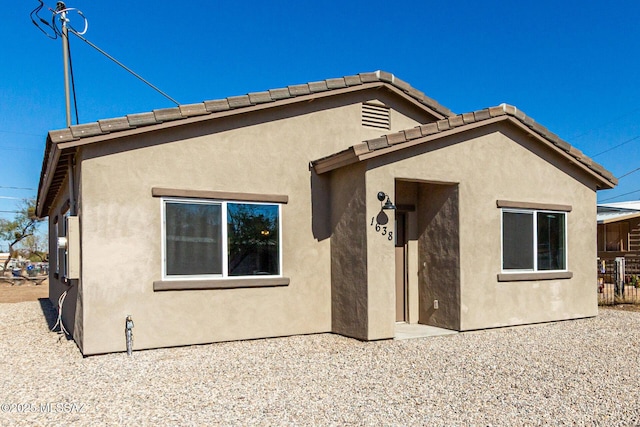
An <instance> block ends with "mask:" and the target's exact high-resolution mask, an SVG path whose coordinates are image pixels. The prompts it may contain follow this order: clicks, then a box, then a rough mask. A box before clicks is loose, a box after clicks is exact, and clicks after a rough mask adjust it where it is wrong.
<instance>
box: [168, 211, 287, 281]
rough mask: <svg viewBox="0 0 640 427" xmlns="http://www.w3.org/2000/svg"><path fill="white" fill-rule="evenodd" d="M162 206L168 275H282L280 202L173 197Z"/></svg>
mask: <svg viewBox="0 0 640 427" xmlns="http://www.w3.org/2000/svg"><path fill="white" fill-rule="evenodd" d="M164 206H165V211H164V216H165V218H164V227H165V229H164V236H165V242H164V244H165V247H164V255H165V266H164V268H165V270H164V271H165V276H169V277H176V276H179V277H186V276H209V277H211V276H213V277H231V276H233V277H238V276H254V275H279V274H280V270H281V267H280V241H281V236H280V205H277V204H265V203H233V202H226V201H220V202H208V201H196V200H194V201H188V200H173V199H172V200H165V202H164ZM225 225H226V226H225Z"/></svg>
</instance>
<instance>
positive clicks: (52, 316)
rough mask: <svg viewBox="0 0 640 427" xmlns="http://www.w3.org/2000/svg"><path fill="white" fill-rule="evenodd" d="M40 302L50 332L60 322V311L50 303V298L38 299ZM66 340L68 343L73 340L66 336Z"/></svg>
mask: <svg viewBox="0 0 640 427" xmlns="http://www.w3.org/2000/svg"><path fill="white" fill-rule="evenodd" d="M38 302H39V303H40V309H41V310H42V315H43V316H44V319H45V320H46V321H47V328H49V330H50V331H51V329H53V327H54V326H55V324H56V322H57V320H58V309H57V308H56V307H55V306H54V305H53V304H52V303H51V301H49V298H38ZM56 330H59V329H56ZM65 338H66V339H67V341H71V340H72V338H71V337H70V336H69V335H65Z"/></svg>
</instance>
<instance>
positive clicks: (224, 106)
mask: <svg viewBox="0 0 640 427" xmlns="http://www.w3.org/2000/svg"><path fill="white" fill-rule="evenodd" d="M372 83H382V84H384V83H386V84H390V85H391V86H393V87H395V88H397V89H398V90H400V91H401V92H403V93H405V94H406V95H408V96H410V97H411V98H413V99H415V100H416V101H418V102H419V103H421V104H423V105H425V106H426V107H428V108H430V109H431V110H433V111H435V112H436V113H438V114H439V115H441V116H442V117H447V116H451V115H453V113H452V112H451V110H449V109H448V108H446V107H444V106H442V105H440V104H439V103H438V102H437V101H435V100H433V99H431V98H429V97H428V96H426V95H425V94H424V93H422V92H421V91H419V90H417V89H415V88H413V87H411V85H409V84H408V83H406V82H404V81H403V80H400V79H399V78H397V77H396V76H394V75H393V74H391V73H388V72H385V71H374V72H371V73H360V74H356V75H353V76H345V77H340V78H334V79H327V80H321V81H318V82H310V83H304V84H299V85H292V86H288V87H285V88H279V89H270V90H267V91H263V92H254V93H249V94H246V95H241V96H231V97H228V98H224V99H217V100H211V101H204V102H201V103H198V104H186V105H180V106H177V107H173V108H165V109H160V110H153V111H152V112H147V113H139V114H128V115H127V116H125V117H119V118H114V119H106V120H98V121H97V122H93V123H86V124H80V125H75V126H71V127H69V128H66V129H60V130H55V131H51V132H49V137H50V138H51V141H52V142H53V143H55V144H57V143H63V142H69V141H75V140H79V139H82V138H87V137H91V136H98V135H106V134H109V133H113V132H119V131H124V130H130V129H136V128H139V127H143V126H151V125H157V124H161V123H165V122H171V121H178V120H183V119H187V118H189V117H194V116H205V115H211V114H214V113H219V112H222V111H229V110H239V109H242V108H247V107H251V106H254V105H259V104H267V103H276V102H278V101H282V100H285V99H290V98H296V97H300V96H305V95H313V94H317V93H320V92H330V91H335V90H338V89H345V88H350V87H357V86H362V85H367V84H372Z"/></svg>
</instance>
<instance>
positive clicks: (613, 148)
mask: <svg viewBox="0 0 640 427" xmlns="http://www.w3.org/2000/svg"><path fill="white" fill-rule="evenodd" d="M638 138H640V135H638V136H636V137H634V138H631V139H627V140H626V141H624V142H622V143H620V144H618V145H614V146H613V147H611V148H608V149H606V150H604V151H601V152H600V153H598V154H594V155H593V156H591V158H594V157H598V156H599V155H601V154H604V153H608V152H609V151H613V150H615V149H616V148H619V147H622V146H623V145H625V144H628V143H630V142H631V141H635V140H636V139H638Z"/></svg>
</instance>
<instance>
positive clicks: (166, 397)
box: [0, 300, 640, 426]
mask: <svg viewBox="0 0 640 427" xmlns="http://www.w3.org/2000/svg"><path fill="white" fill-rule="evenodd" d="M41 301H43V300H41ZM43 311H44V312H45V316H43ZM52 316H53V308H52V307H51V306H50V305H49V304H48V302H47V303H44V304H43V306H42V307H41V303H39V302H24V303H17V304H0V349H1V350H0V363H1V364H0V366H2V376H1V382H0V386H1V387H0V404H1V409H2V412H0V425H3V426H4V425H94V424H95V425H149V426H151V425H429V426H432V425H433V426H438V425H447V426H451V425H460V426H470V425H483V426H488V425H494V426H498V425H499V426H514V425H518V426H522V425H566V424H572V425H602V426H616V425H624V426H628V425H639V424H640V388H639V386H640V366H639V362H640V357H639V356H640V350H639V348H640V347H638V343H639V342H640V328H639V326H640V325H639V322H640V313H637V312H636V313H634V312H623V311H617V310H611V309H603V310H601V311H600V315H599V316H598V317H597V318H594V319H584V320H576V321H567V322H559V323H553V324H545V325H538V326H532V327H522V328H507V329H499V330H489V331H481V332H474V333H463V334H458V335H451V336H446V337H437V338H428V339H416V340H408V341H384V342H374V343H363V342H359V341H356V340H352V339H348V338H343V337H340V336H335V335H330V334H321V335H309V336H296V337H288V338H276V339H265V340H256V341H245V342H230V343H220V344H213V345H203V346H192V347H182V348H172V349H159V350H152V351H141V352H134V354H133V356H132V357H128V356H127V355H126V354H110V355H104V356H92V357H88V358H83V357H82V356H81V355H80V353H79V351H78V349H77V348H76V346H75V344H74V343H73V342H72V341H67V340H66V339H59V336H58V335H57V334H55V333H51V332H48V323H49V324H50V322H51V319H52ZM47 403H49V404H50V406H49V407H47V406H46V404H47ZM19 411H20V412H19ZM24 411H27V412H26V413H25V412H24Z"/></svg>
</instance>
